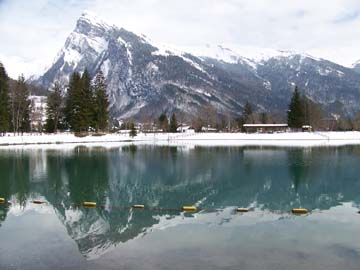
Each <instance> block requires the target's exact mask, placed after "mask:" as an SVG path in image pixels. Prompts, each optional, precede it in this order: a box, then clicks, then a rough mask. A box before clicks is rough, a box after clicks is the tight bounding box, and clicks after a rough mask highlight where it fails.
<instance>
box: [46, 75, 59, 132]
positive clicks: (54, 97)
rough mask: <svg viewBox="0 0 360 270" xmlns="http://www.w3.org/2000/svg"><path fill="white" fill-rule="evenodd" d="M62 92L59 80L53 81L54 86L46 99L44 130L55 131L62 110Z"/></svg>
mask: <svg viewBox="0 0 360 270" xmlns="http://www.w3.org/2000/svg"><path fill="white" fill-rule="evenodd" d="M62 105H63V100H62V94H61V86H60V84H59V82H55V84H54V88H53V91H52V93H51V94H50V96H49V97H48V100H47V106H46V115H47V119H46V131H47V132H50V133H53V132H57V130H58V126H59V121H60V119H61V112H62Z"/></svg>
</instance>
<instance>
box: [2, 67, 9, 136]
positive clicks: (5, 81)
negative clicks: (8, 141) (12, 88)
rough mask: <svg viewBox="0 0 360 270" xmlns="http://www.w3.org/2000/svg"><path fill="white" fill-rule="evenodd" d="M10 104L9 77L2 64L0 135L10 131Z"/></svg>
mask: <svg viewBox="0 0 360 270" xmlns="http://www.w3.org/2000/svg"><path fill="white" fill-rule="evenodd" d="M9 102H10V101H9V77H8V76H7V74H6V70H5V68H4V66H3V65H2V63H0V134H3V133H5V132H7V131H9V128H10V113H9V111H10V106H9Z"/></svg>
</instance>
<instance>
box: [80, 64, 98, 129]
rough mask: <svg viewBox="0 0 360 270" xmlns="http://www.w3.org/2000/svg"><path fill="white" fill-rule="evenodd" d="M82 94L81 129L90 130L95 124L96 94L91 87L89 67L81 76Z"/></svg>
mask: <svg viewBox="0 0 360 270" xmlns="http://www.w3.org/2000/svg"><path fill="white" fill-rule="evenodd" d="M81 95H82V99H81V103H80V104H81V106H80V107H81V109H80V115H81V118H82V121H81V130H84V131H88V130H89V128H90V127H93V126H94V114H95V108H94V99H93V97H94V95H93V92H92V87H91V78H90V75H89V72H88V71H87V69H85V71H84V73H83V74H82V76H81Z"/></svg>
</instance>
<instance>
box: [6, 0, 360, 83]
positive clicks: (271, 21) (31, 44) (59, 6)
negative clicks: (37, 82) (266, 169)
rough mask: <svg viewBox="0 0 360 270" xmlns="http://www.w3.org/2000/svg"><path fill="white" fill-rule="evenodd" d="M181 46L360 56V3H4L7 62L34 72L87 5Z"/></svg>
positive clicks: (12, 68) (338, 58) (347, 59)
mask: <svg viewBox="0 0 360 270" xmlns="http://www.w3.org/2000/svg"><path fill="white" fill-rule="evenodd" d="M86 9H87V10H90V11H93V12H95V13H97V14H98V15H99V16H101V17H103V18H105V19H106V20H107V21H110V22H112V23H114V24H116V25H118V26H121V27H124V28H126V29H127V30H129V31H134V32H135V33H138V34H145V35H146V36H148V37H150V38H152V39H153V40H157V41H162V42H165V43H169V44H174V45H177V46H184V47H189V46H196V47H199V46H205V44H214V45H217V44H235V45H236V46H254V47H264V48H273V49H286V50H297V51H302V52H307V53H309V54H312V55H314V56H320V57H323V58H327V59H330V60H333V61H335V62H338V63H340V64H343V65H347V66H351V64H352V63H354V62H355V61H356V60H359V59H360V1H359V0H301V1H298V0H181V1H180V0H178V1H173V0H102V1H101V0H78V1H75V0H0V61H2V62H3V63H4V64H5V67H6V69H7V70H8V73H9V74H10V75H11V76H12V77H17V76H18V75H19V74H20V73H24V74H25V75H27V76H28V75H30V74H32V73H34V72H37V71H38V70H39V68H41V67H42V66H43V65H44V64H45V65H49V64H51V62H52V60H53V58H54V57H55V56H56V53H57V52H58V50H59V49H60V48H61V47H62V46H63V44H64V42H65V39H66V37H67V36H68V34H69V33H70V32H71V31H72V30H73V29H74V27H75V23H76V20H77V18H78V17H79V16H80V15H81V13H82V12H83V11H84V10H86Z"/></svg>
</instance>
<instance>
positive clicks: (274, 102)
mask: <svg viewBox="0 0 360 270" xmlns="http://www.w3.org/2000/svg"><path fill="white" fill-rule="evenodd" d="M85 68H87V69H88V70H89V72H90V74H92V75H94V74H95V73H96V72H97V71H98V70H102V71H103V72H104V74H105V76H106V78H107V82H108V89H107V90H108V94H109V97H110V103H111V112H112V115H113V116H116V117H120V118H126V117H137V118H141V117H142V116H147V117H153V116H157V115H159V114H160V113H161V112H168V113H171V112H173V111H182V112H185V113H187V114H189V115H194V114H197V113H198V112H199V111H200V110H201V108H203V107H204V105H209V104H210V105H211V106H213V107H214V108H215V109H216V111H217V112H218V113H220V114H228V113H230V114H232V115H237V114H239V113H240V112H241V111H242V108H243V105H244V103H245V102H246V101H249V102H251V103H252V104H254V105H255V107H256V108H255V109H256V110H279V111H282V112H284V111H285V110H286V108H287V105H288V102H289V100H290V97H291V93H292V90H293V88H294V85H295V84H296V85H298V86H299V87H300V89H302V90H303V91H304V92H305V94H306V95H308V96H309V97H310V98H312V99H313V100H314V101H317V102H320V103H322V104H323V105H325V106H326V107H329V108H331V105H332V104H337V106H338V105H339V104H343V105H344V108H345V107H346V111H347V112H349V113H353V112H355V111H356V110H357V108H358V106H359V104H360V95H359V92H360V78H359V76H358V74H357V73H356V72H355V69H351V68H345V67H343V66H340V65H337V64H335V63H332V62H330V61H326V60H323V59H318V58H316V57H313V56H310V55H306V54H301V53H298V52H291V51H276V50H269V49H261V50H254V49H253V48H244V47H243V48H241V47H240V48H228V47H225V46H210V45H209V46H205V47H204V48H188V49H176V48H173V47H171V46H168V45H164V44H162V43H158V42H154V41H152V40H151V39H149V38H147V37H145V36H142V35H136V34H134V33H132V32H129V31H127V30H125V29H123V28H118V27H116V26H114V25H111V24H109V23H106V22H105V21H104V20H102V19H101V18H99V17H97V16H96V15H94V14H92V13H91V12H85V13H83V14H82V16H81V17H80V18H79V19H78V21H77V24H76V27H75V30H74V31H73V32H72V33H71V34H70V35H69V37H68V38H67V40H66V42H65V45H64V47H63V48H62V49H61V50H60V52H59V53H58V55H57V56H56V58H55V60H54V62H53V64H52V65H51V66H50V68H49V69H48V70H47V71H46V72H45V73H44V74H43V75H42V76H41V77H40V78H39V79H37V80H36V83H38V84H41V85H43V86H45V87H49V86H50V85H51V84H52V83H53V82H54V81H55V80H60V81H62V82H63V83H64V84H66V83H67V82H68V78H69V76H70V74H71V73H72V72H73V71H79V72H82V71H83V70H84V69H85ZM339 102H340V103H339Z"/></svg>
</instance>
